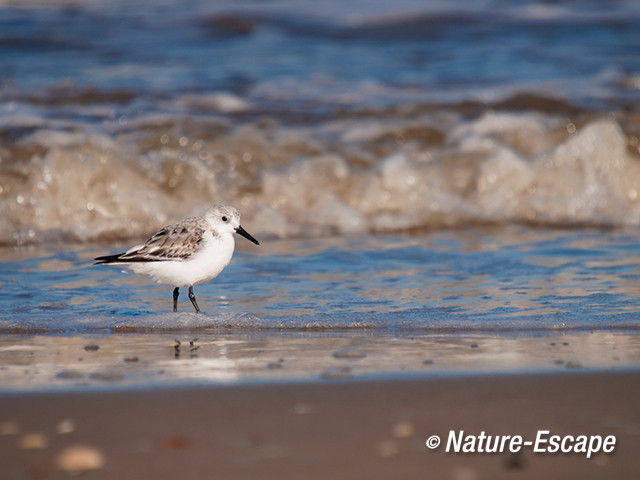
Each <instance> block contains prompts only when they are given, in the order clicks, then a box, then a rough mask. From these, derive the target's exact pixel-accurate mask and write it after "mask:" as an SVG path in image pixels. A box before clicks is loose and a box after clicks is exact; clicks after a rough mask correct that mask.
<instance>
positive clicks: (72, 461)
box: [56, 445, 105, 473]
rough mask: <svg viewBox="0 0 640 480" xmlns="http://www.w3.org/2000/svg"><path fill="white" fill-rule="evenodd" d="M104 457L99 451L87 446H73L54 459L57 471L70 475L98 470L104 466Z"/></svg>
mask: <svg viewBox="0 0 640 480" xmlns="http://www.w3.org/2000/svg"><path fill="white" fill-rule="evenodd" d="M104 463H105V460H104V455H103V454H102V452H100V450H98V449H96V448H94V447H90V446H88V445H73V446H71V447H67V448H65V449H64V450H63V451H62V452H60V454H59V455H58V456H57V457H56V466H57V467H58V469H59V470H64V471H65V472H71V473H81V472H86V471H88V470H98V469H100V468H102V467H103V466H104Z"/></svg>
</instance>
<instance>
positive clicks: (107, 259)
mask: <svg viewBox="0 0 640 480" xmlns="http://www.w3.org/2000/svg"><path fill="white" fill-rule="evenodd" d="M121 256H122V253H119V254H117V255H104V256H103V257H96V258H94V260H95V261H96V262H95V263H94V265H106V264H109V263H116V262H117V261H118V260H119V259H120V257H121Z"/></svg>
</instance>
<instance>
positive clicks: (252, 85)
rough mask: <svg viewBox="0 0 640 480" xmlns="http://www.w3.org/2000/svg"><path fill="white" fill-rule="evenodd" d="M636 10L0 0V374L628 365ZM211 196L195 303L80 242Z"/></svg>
mask: <svg viewBox="0 0 640 480" xmlns="http://www.w3.org/2000/svg"><path fill="white" fill-rule="evenodd" d="M639 24H640V4H639V3H638V2H635V1H633V0H619V1H616V2H614V3H611V2H606V5H605V4H604V3H602V2H598V1H585V2H579V4H578V3H576V2H573V1H569V0H567V1H556V2H537V1H533V0H514V1H501V0H493V1H484V2H468V1H464V0H458V1H446V2H445V1H433V2H421V1H413V0H401V1H400V2H393V3H390V2H383V1H377V0H374V1H371V0H367V1H354V2H336V1H327V2H321V3H318V2H307V1H287V0H274V1H270V2H258V1H252V0H247V1H240V2H238V1H233V2H230V1H226V0H225V1H219V2H207V1H204V0H137V1H134V2H131V1H126V2H125V1H121V0H107V1H98V0H84V1H79V0H46V1H44V0H20V1H18V0H15V1H13V0H0V260H1V263H0V383H1V384H2V388H5V389H8V390H15V389H17V390H20V389H29V388H34V389H38V388H50V387H56V388H57V387H62V388H69V387H74V388H75V387H77V388H85V387H87V386H88V387H89V388H93V387H96V386H105V385H106V386H108V388H113V387H114V386H118V385H129V386H130V385H148V384H151V385H155V384H158V383H169V384H175V383H176V382H178V383H179V382H181V381H188V382H193V381H198V382H205V383H206V382H213V383H215V382H227V381H253V380H256V379H257V380H267V381H269V380H272V379H280V380H282V379H285V380H287V379H288V380H291V379H309V378H311V379H326V380H331V379H340V378H362V377H367V376H371V375H374V376H375V375H391V376H398V375H436V374H453V373H452V372H454V373H460V372H463V373H464V372H471V373H473V372H505V371H517V372H522V371H540V370H548V369H550V370H552V371H557V370H559V369H561V370H562V371H565V369H570V370H573V369H578V370H580V369H584V368H592V369H616V368H618V369H620V368H638V366H639V365H640V352H639V350H640V346H639V345H640V342H639V338H640V337H639V336H638V332H639V327H640V322H639V321H638V320H639V315H638V307H639V304H640V300H638V293H639V292H638V287H637V283H638V275H639V271H638V260H637V258H638V257H639V256H638V244H639V242H638V239H639V238H638V237H639V235H640V230H639V228H640V194H639V192H640V140H639V139H640V121H639V120H640V56H639V55H638V54H637V52H638V51H640V29H638V28H637V25H639ZM214 203H228V204H232V205H235V206H236V207H237V208H238V209H239V210H240V212H241V214H242V224H243V226H244V227H245V228H246V229H247V230H248V231H250V232H251V233H252V234H253V235H254V236H256V237H257V238H259V239H260V240H261V242H262V245H261V246H260V247H254V246H253V245H250V244H248V242H244V240H242V239H238V252H237V253H236V255H235V256H234V260H233V262H232V264H231V265H230V266H229V267H228V268H227V269H226V270H225V272H224V273H223V274H222V275H221V276H220V277H219V278H218V279H216V280H215V281H213V282H211V283H209V284H206V285H201V286H197V287H196V289H195V290H196V295H197V296H198V301H199V303H200V306H201V308H202V309H203V311H204V314H203V315H196V314H194V313H193V312H192V310H191V305H190V304H189V302H188V300H187V299H186V294H185V293H186V292H183V294H182V296H181V303H180V311H179V313H178V314H177V315H176V314H174V313H173V312H171V291H170V290H171V289H170V288H166V287H162V286H157V285H153V284H150V283H148V282H147V281H145V279H141V278H138V277H135V276H132V275H128V274H123V273H121V272H120V271H118V270H117V269H109V268H106V267H96V266H91V263H92V262H91V259H92V258H93V257H95V256H97V255H102V254H106V253H115V252H118V251H121V249H124V248H126V247H128V246H130V245H133V244H135V243H138V242H140V241H143V240H144V239H145V238H147V237H148V236H149V235H151V234H153V233H154V232H155V231H156V230H157V229H159V228H160V227H162V226H164V225H167V224H169V223H172V222H174V221H176V220H179V219H182V218H185V217H187V216H191V215H197V214H200V213H202V211H203V210H204V209H205V208H206V207H207V206H208V205H211V204H214ZM196 338H197V340H195V339H196ZM176 340H178V341H179V342H180V343H179V344H178V343H176ZM191 342H192V343H193V345H191V344H190V343H191ZM96 347H97V348H96Z"/></svg>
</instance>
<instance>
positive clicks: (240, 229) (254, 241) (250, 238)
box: [236, 226, 260, 245]
mask: <svg viewBox="0 0 640 480" xmlns="http://www.w3.org/2000/svg"><path fill="white" fill-rule="evenodd" d="M236 233H237V234H238V235H242V236H243V237H244V238H246V239H247V240H251V241H252V242H253V243H255V244H256V245H260V242H259V241H258V240H256V239H255V238H253V237H252V236H251V235H250V234H249V233H248V232H247V231H246V230H245V229H244V228H242V227H240V226H238V228H236Z"/></svg>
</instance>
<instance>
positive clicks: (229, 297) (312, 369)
mask: <svg viewBox="0 0 640 480" xmlns="http://www.w3.org/2000/svg"><path fill="white" fill-rule="evenodd" d="M639 236H640V234H638V232H637V231H635V230H609V231H603V230H553V229H547V230H543V229H529V228H522V227H509V228H493V229H465V230H448V231H438V232H436V231H434V232H431V233H428V234H423V235H416V236H403V237H398V236H382V237H367V236H364V237H360V236H352V237H341V238H323V239H317V240H313V241H310V240H288V241H282V240H280V241H268V242H265V243H264V244H263V245H261V246H260V247H256V248H254V247H253V246H252V245H250V244H249V243H248V242H246V244H243V243H240V242H241V241H242V239H239V241H240V242H239V245H238V246H239V252H237V253H236V255H235V256H234V259H233V261H232V264H231V265H230V266H229V267H228V268H227V269H226V270H225V271H224V272H223V274H222V275H220V277H218V278H217V279H215V280H214V281H212V282H210V283H208V284H204V285H199V286H197V287H196V288H195V293H196V295H197V297H198V302H199V304H200V307H201V309H202V310H203V312H204V313H203V314H200V315H197V314H195V313H194V312H193V311H192V307H191V304H190V303H189V301H188V299H187V298H186V295H185V294H184V293H183V295H182V296H181V299H180V300H181V301H180V304H179V312H178V313H177V314H174V313H173V312H171V289H170V288H168V287H166V286H161V285H152V284H149V283H148V282H146V280H145V279H144V278H139V277H137V276H133V275H130V274H127V273H122V272H120V271H119V270H118V269H113V268H107V267H103V266H91V258H92V257H93V256H95V255H97V254H100V253H107V252H109V251H111V250H114V251H115V250H118V248H117V247H116V248H114V247H107V246H94V245H92V246H78V247H68V248H66V249H65V250H63V251H58V250H49V251H47V249H44V248H41V247H23V248H12V249H4V250H3V251H2V260H3V263H2V264H0V269H1V274H2V275H1V278H2V282H3V284H2V297H0V298H1V304H0V329H1V331H2V332H3V333H2V337H1V342H2V346H1V347H0V364H2V371H0V377H2V379H3V381H2V383H3V385H4V386H5V388H8V389H21V388H36V389H37V388H69V387H74V388H75V387H80V388H94V387H108V388H113V387H115V386H133V385H138V386H140V385H142V386H144V385H158V384H168V385H173V384H174V383H175V382H177V383H180V382H187V383H189V382H200V383H214V384H215V383H221V382H222V383H225V382H246V381H272V380H279V381H281V380H309V379H316V380H317V379H326V380H331V379H339V378H370V377H371V376H373V377H376V376H378V377H380V376H385V375H386V376H389V375H391V376H398V375H418V376H420V375H422V376H424V375H439V374H448V375H451V374H460V373H465V372H466V373H487V372H506V371H511V372H513V371H515V372H521V371H541V370H544V371H546V370H553V371H558V370H562V369H574V368H578V369H581V368H591V369H612V368H618V369H620V368H638V367H640V314H639V313H638V312H639V311H640V287H639V286H638V278H639V277H640V265H639V264H640V259H639V257H638V255H637V253H638V244H639ZM185 293H186V292H185ZM194 339H197V340H196V341H195V343H194V345H191V346H190V345H189V342H190V341H192V340H194ZM176 340H179V341H180V346H179V347H178V348H177V349H176ZM91 345H95V346H96V347H97V348H96V350H92V349H91V348H90V346H91ZM87 346H89V348H87ZM425 361H426V363H425ZM24 373H28V375H26V376H24V377H22V376H21V375H22V374H24ZM385 378H386V377H385ZM83 386H84V387H83ZM87 386H88V387H87Z"/></svg>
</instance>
